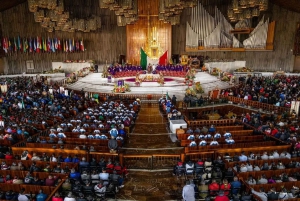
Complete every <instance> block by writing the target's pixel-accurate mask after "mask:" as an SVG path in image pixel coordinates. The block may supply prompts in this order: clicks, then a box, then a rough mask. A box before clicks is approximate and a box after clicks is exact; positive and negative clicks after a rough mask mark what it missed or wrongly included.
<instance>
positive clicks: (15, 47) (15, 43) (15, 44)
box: [14, 37, 18, 52]
mask: <svg viewBox="0 0 300 201" xmlns="http://www.w3.org/2000/svg"><path fill="white" fill-rule="evenodd" d="M17 50H18V46H17V41H16V37H14V51H15V52H16V51H17Z"/></svg>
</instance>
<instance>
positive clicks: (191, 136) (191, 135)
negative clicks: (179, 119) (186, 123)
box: [187, 134, 195, 140]
mask: <svg viewBox="0 0 300 201" xmlns="http://www.w3.org/2000/svg"><path fill="white" fill-rule="evenodd" d="M187 139H188V140H195V135H194V134H190V135H189V136H188V138H187Z"/></svg>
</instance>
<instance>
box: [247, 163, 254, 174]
mask: <svg viewBox="0 0 300 201" xmlns="http://www.w3.org/2000/svg"><path fill="white" fill-rule="evenodd" d="M246 167H247V171H248V172H252V171H253V166H252V164H251V163H249V162H248V163H247V165H246Z"/></svg>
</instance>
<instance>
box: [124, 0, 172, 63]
mask: <svg viewBox="0 0 300 201" xmlns="http://www.w3.org/2000/svg"><path fill="white" fill-rule="evenodd" d="M149 7H150V8H149ZM158 7H159V0H151V1H147V0H139V1H138V15H139V20H138V21H137V22H135V23H134V24H130V25H127V26H126V36H127V59H126V60H127V62H129V63H132V64H135V65H139V64H140V48H143V49H144V51H145V52H146V54H147V55H148V57H150V59H152V58H153V59H154V60H153V61H152V63H151V64H153V63H154V64H155V63H157V61H158V60H157V59H158V58H159V57H160V56H161V55H162V54H163V53H164V52H165V51H168V55H172V53H171V50H172V47H171V43H172V26H171V24H169V23H164V22H163V21H161V20H159V19H158Z"/></svg>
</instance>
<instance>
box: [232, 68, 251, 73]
mask: <svg viewBox="0 0 300 201" xmlns="http://www.w3.org/2000/svg"><path fill="white" fill-rule="evenodd" d="M234 71H235V72H253V70H252V69H250V68H248V67H242V68H238V69H235V70H234Z"/></svg>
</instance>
